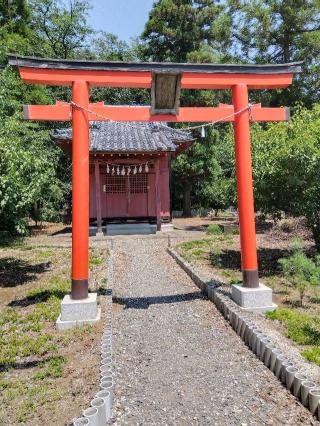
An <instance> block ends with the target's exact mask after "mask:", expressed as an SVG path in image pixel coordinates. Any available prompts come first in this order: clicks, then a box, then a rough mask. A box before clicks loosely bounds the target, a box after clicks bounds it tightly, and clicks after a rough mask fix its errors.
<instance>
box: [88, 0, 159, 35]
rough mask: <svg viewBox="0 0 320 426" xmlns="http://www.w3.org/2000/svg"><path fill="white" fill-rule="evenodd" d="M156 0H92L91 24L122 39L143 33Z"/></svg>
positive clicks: (96, 28)
mask: <svg viewBox="0 0 320 426" xmlns="http://www.w3.org/2000/svg"><path fill="white" fill-rule="evenodd" d="M153 1H154V0H91V4H92V6H93V8H92V10H91V13H90V15H91V16H90V20H89V22H90V24H91V25H92V26H93V28H94V29H95V30H103V31H107V32H111V33H114V34H116V35H117V36H118V37H119V38H120V39H121V40H126V41H129V40H130V38H132V37H136V36H138V35H140V34H141V32H142V31H143V28H144V24H145V22H146V21H147V19H148V14H149V11H150V10H151V7H152V4H153Z"/></svg>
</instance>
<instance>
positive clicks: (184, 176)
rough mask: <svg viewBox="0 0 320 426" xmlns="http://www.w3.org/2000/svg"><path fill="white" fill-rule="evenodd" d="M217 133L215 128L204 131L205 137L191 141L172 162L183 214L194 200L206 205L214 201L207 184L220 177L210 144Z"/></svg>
mask: <svg viewBox="0 0 320 426" xmlns="http://www.w3.org/2000/svg"><path fill="white" fill-rule="evenodd" d="M217 136H218V135H217V133H216V132H215V131H213V130H211V131H208V135H207V137H205V138H203V139H201V140H199V141H198V142H197V143H194V144H193V145H192V146H191V147H190V148H189V149H188V150H186V151H185V152H183V153H181V154H180V155H179V156H178V157H177V158H176V160H175V161H174V163H173V182H174V183H175V184H177V188H176V190H178V191H179V192H180V193H181V194H182V207H183V214H184V216H187V217H188V216H191V205H192V204H193V205H195V204H197V203H198V204H201V205H202V206H203V207H207V206H209V205H210V203H213V204H214V203H215V202H216V199H215V198H214V196H213V195H212V194H211V193H210V188H212V187H213V186H214V185H215V183H216V181H217V179H218V177H220V168H219V165H218V162H217V160H216V147H215V144H214V141H215V139H216V138H217ZM208 194H210V195H211V198H210V197H207V196H208ZM201 201H202V203H201ZM211 205H212V204H211Z"/></svg>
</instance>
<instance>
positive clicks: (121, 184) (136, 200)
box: [53, 121, 193, 234]
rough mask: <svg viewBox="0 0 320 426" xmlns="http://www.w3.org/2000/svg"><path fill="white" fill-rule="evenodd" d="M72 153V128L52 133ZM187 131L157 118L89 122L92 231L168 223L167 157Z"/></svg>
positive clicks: (186, 142) (149, 228)
mask: <svg viewBox="0 0 320 426" xmlns="http://www.w3.org/2000/svg"><path fill="white" fill-rule="evenodd" d="M53 139H54V141H55V143H56V144H57V145H58V146H59V147H60V148H61V149H62V150H63V151H64V152H65V153H66V154H67V155H69V156H70V157H71V153H72V129H71V128H68V129H59V130H56V131H55V132H54V133H53ZM192 141H193V138H192V135H191V134H190V133H187V132H185V131H182V130H178V129H173V128H170V127H169V126H167V125H166V124H164V123H157V122H149V123H148V122H130V123H129V122H114V121H103V122H99V121H92V122H91V123H90V154H89V165H90V184H89V189H90V209H89V212H90V233H91V234H95V233H96V231H97V232H101V231H103V232H105V233H108V234H112V233H130V230H132V232H134V233H144V232H148V233H149V232H156V231H157V223H158V228H159V227H160V228H161V224H168V223H170V222H171V194H170V188H171V161H172V159H173V158H175V157H176V156H177V155H178V154H179V153H181V152H182V151H184V150H185V149H187V148H188V147H189V146H190V145H191V144H192Z"/></svg>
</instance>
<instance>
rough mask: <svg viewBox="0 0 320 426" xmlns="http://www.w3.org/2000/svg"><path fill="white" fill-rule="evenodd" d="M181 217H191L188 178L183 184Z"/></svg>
mask: <svg viewBox="0 0 320 426" xmlns="http://www.w3.org/2000/svg"><path fill="white" fill-rule="evenodd" d="M183 217H191V183H190V181H189V180H186V181H184V184H183Z"/></svg>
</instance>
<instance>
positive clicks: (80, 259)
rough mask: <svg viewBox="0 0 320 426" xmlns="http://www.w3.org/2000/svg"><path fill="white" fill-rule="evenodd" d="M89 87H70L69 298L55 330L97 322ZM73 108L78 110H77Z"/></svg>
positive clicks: (83, 84) (81, 84) (79, 83)
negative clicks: (92, 265) (91, 280)
mask: <svg viewBox="0 0 320 426" xmlns="http://www.w3.org/2000/svg"><path fill="white" fill-rule="evenodd" d="M89 91H90V88H89V84H88V83H87V82H86V81H81V80H80V81H75V82H73V84H72V100H73V102H74V104H73V108H72V269H71V294H70V295H66V296H65V297H64V299H63V301H62V302H61V315H60V316H59V318H58V320H57V323H56V324H57V328H58V329H60V330H62V329H66V328H71V327H74V326H77V325H83V324H93V323H95V322H97V321H98V320H99V319H100V309H99V308H98V304H97V293H88V281H89V117H88V113H87V111H86V110H87V109H88V107H89ZM76 105H79V106H81V107H82V108H80V107H77V106H76Z"/></svg>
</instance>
